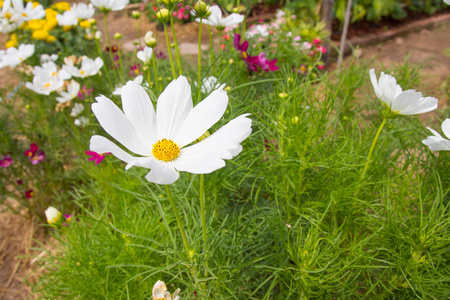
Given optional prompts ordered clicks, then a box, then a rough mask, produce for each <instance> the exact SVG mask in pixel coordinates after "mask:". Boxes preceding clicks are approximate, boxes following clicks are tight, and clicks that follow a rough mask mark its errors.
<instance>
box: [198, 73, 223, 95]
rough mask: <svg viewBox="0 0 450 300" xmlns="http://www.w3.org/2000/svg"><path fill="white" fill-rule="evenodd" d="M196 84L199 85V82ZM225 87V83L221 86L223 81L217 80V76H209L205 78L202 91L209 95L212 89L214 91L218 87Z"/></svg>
mask: <svg viewBox="0 0 450 300" xmlns="http://www.w3.org/2000/svg"><path fill="white" fill-rule="evenodd" d="M195 85H197V83H195ZM224 87H225V85H222V86H221V83H220V82H219V81H217V78H216V77H214V76H209V77H208V78H203V80H202V88H201V92H202V93H203V94H206V95H207V94H209V93H211V92H212V91H214V90H215V89H218V88H220V89H223V88H224Z"/></svg>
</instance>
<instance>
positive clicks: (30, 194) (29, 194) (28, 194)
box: [25, 190, 34, 199]
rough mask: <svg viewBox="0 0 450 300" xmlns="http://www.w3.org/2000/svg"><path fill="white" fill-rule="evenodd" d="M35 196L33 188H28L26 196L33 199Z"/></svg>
mask: <svg viewBox="0 0 450 300" xmlns="http://www.w3.org/2000/svg"><path fill="white" fill-rule="evenodd" d="M33 196H34V192H33V190H26V191H25V197H26V198H27V199H31V197H33Z"/></svg>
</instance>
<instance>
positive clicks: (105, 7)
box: [91, 0, 129, 12]
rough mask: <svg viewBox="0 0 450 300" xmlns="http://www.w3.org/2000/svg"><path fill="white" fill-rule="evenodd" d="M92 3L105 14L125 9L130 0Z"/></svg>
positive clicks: (99, 0) (98, 0)
mask: <svg viewBox="0 0 450 300" xmlns="http://www.w3.org/2000/svg"><path fill="white" fill-rule="evenodd" d="M91 3H92V4H93V5H94V6H95V7H97V8H98V9H100V10H101V11H103V12H109V11H118V10H122V9H124V8H125V6H126V5H127V4H128V3H129V1H128V0H91Z"/></svg>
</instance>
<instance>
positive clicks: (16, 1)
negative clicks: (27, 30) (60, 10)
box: [12, 0, 45, 21]
mask: <svg viewBox="0 0 450 300" xmlns="http://www.w3.org/2000/svg"><path fill="white" fill-rule="evenodd" d="M12 4H13V6H14V11H15V17H16V18H18V19H21V20H23V21H30V20H35V19H42V18H43V17H45V10H44V7H43V6H42V5H40V4H38V5H36V6H34V4H33V2H28V3H27V5H26V6H25V7H24V6H23V0H12Z"/></svg>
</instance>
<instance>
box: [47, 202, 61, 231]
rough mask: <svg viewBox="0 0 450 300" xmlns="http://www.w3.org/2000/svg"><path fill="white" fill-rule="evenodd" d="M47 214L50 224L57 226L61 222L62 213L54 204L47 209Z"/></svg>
mask: <svg viewBox="0 0 450 300" xmlns="http://www.w3.org/2000/svg"><path fill="white" fill-rule="evenodd" d="M45 216H46V217H47V223H48V224H50V225H52V226H57V225H59V224H61V217H62V214H61V212H60V211H59V210H57V209H56V208H54V207H52V206H50V207H49V208H47V210H46V211H45Z"/></svg>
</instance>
